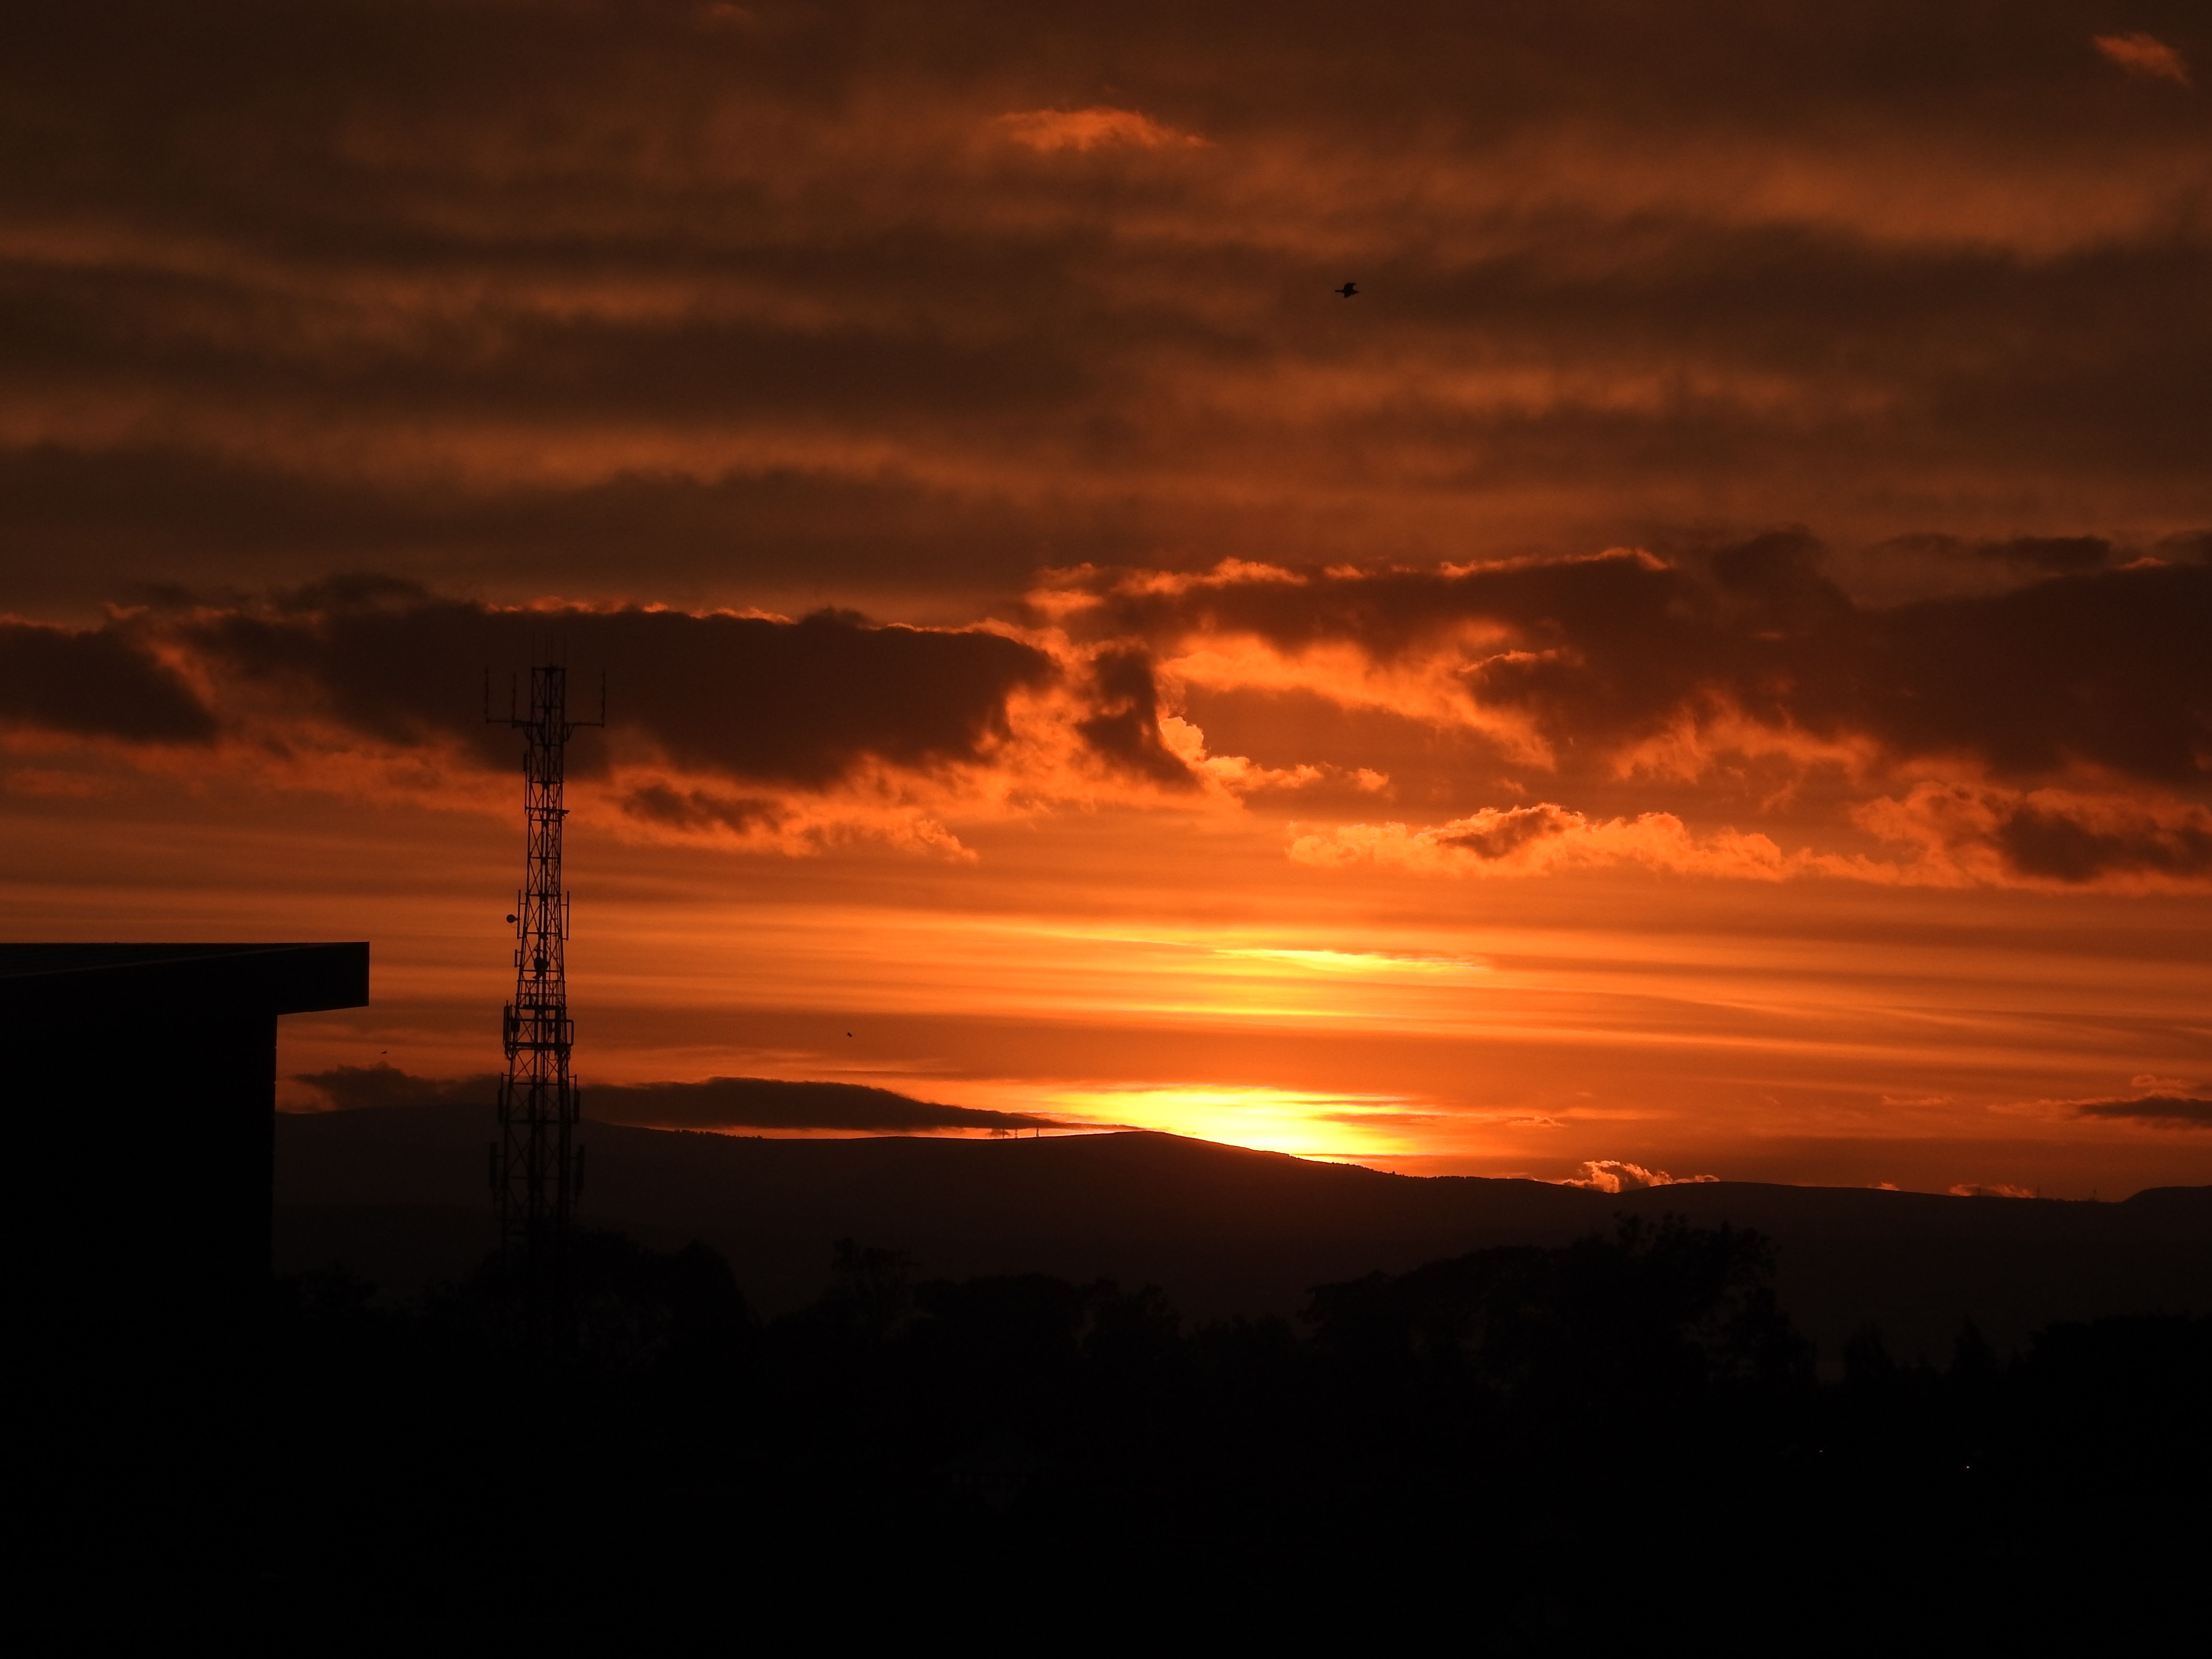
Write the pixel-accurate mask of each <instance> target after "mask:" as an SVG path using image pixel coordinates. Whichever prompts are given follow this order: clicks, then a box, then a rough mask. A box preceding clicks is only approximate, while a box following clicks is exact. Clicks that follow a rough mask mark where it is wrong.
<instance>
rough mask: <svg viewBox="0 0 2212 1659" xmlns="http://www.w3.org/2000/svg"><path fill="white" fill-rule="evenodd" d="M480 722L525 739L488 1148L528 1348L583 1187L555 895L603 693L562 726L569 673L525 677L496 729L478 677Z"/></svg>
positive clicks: (557, 1303) (561, 1274)
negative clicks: (585, 742) (525, 1315)
mask: <svg viewBox="0 0 2212 1659" xmlns="http://www.w3.org/2000/svg"><path fill="white" fill-rule="evenodd" d="M484 701H485V704H486V708H485V714H484V718H485V719H486V720H488V721H491V722H492V723H493V724H501V723H503V724H505V725H507V726H512V727H513V728H514V729H515V730H516V731H518V732H521V733H522V734H523V751H522V815H523V818H524V823H525V838H524V850H523V884H522V889H521V890H520V892H519V893H518V894H517V895H516V902H515V907H514V914H513V915H511V916H509V917H508V918H507V920H508V921H511V922H513V924H514V1000H513V1001H512V1002H510V1003H509V1004H507V1011H506V1014H505V1017H504V1018H503V1020H502V1022H501V1036H502V1037H503V1038H504V1040H505V1042H506V1047H507V1074H506V1076H505V1077H504V1078H502V1079H501V1081H500V1085H499V1139H497V1140H496V1141H495V1142H493V1143H492V1147H491V1186H492V1191H493V1193H494V1194H495V1197H496V1198H497V1200H498V1203H499V1225H500V1241H501V1248H502V1249H503V1250H504V1252H505V1253H506V1255H507V1258H508V1260H509V1261H513V1260H515V1258H516V1257H517V1256H518V1255H519V1256H520V1259H521V1264H522V1267H523V1272H524V1275H525V1280H526V1286H527V1293H528V1297H529V1322H530V1327H531V1334H532V1338H533V1340H543V1339H544V1337H545V1336H546V1335H547V1334H549V1333H550V1329H551V1328H552V1326H553V1324H554V1323H555V1322H556V1319H557V1316H558V1310H560V1309H561V1308H562V1306H563V1304H565V1303H566V1301H567V1282H566V1281H567V1266H568V1264H567V1255H568V1228H569V1222H570V1219H571V1218H572V1217H573V1216H574V1212H575V1207H576V1200H577V1198H578V1196H579V1195H580V1194H581V1192H582V1189H583V1185H584V1149H583V1147H582V1146H580V1145H579V1144H578V1142H577V1139H576V1118H577V1109H576V1108H577V1102H576V1079H575V1075H574V1073H573V1072H572V1071H571V1070H570V1067H569V1058H568V1057H569V1050H570V1048H571V1047H572V1046H573V1044H574V1039H575V1026H574V1023H573V1022H572V1021H571V1020H570V1019H569V1018H568V963H567V946H568V898H569V896H568V893H567V892H565V891H564V890H562V885H561V821H562V819H563V818H565V817H568V808H567V807H566V806H564V805H562V775H563V771H564V769H565V765H566V757H567V750H568V739H569V738H571V737H573V736H574V734H575V733H576V732H577V731H579V730H580V729H581V728H582V727H585V726H605V724H606V690H605V685H604V684H602V686H601V688H600V692H599V719H598V720H570V719H569V718H568V670H567V669H566V668H565V667H562V666H559V665H546V666H543V667H533V668H532V670H531V671H530V711H529V713H528V714H524V713H522V712H521V710H520V708H517V707H516V706H515V705H516V699H515V698H514V697H513V696H510V698H509V702H508V709H507V716H506V718H505V720H504V721H503V722H501V721H500V720H497V719H496V718H495V716H494V715H493V714H491V712H490V708H489V704H490V701H491V679H490V676H489V674H487V675H486V676H485V679H484Z"/></svg>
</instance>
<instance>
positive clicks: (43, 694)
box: [0, 618, 216, 743]
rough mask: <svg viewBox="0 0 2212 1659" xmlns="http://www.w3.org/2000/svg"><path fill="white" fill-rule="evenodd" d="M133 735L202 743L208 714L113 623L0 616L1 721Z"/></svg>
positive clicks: (211, 723) (211, 727)
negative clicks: (56, 624)
mask: <svg viewBox="0 0 2212 1659" xmlns="http://www.w3.org/2000/svg"><path fill="white" fill-rule="evenodd" d="M7 723H13V724H19V725H24V726H40V727H44V728H46V729H47V730H50V731H55V732H69V733H70V734H71V735H74V736H79V737H110V738H124V739H125V740H127V741H131V742H137V743H206V742H208V741H210V739H211V738H214V736H215V734H216V722H215V717H214V715H213V714H210V712H209V711H208V709H207V708H205V707H204V705H203V704H202V703H201V702H200V700H199V698H198V697H197V696H196V695H195V694H194V692H193V691H192V689H191V687H190V686H189V685H187V684H185V682H184V681H183V680H182V679H180V678H178V676H177V675H176V673H175V672H174V671H173V670H171V669H170V668H168V667H167V666H166V665H164V664H162V663H161V661H159V660H158V659H156V658H155V657H154V656H153V655H152V654H151V653H149V651H148V650H147V648H146V645H145V641H143V639H142V638H140V637H138V636H137V635H135V634H134V633H133V631H132V630H131V629H127V628H123V627H117V626H112V625H111V626H109V627H106V628H101V629H83V630H77V629H66V628H46V627H40V626H39V625H37V624H35V623H14V622H9V621H7V620H6V619H4V618H0V724H7Z"/></svg>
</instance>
